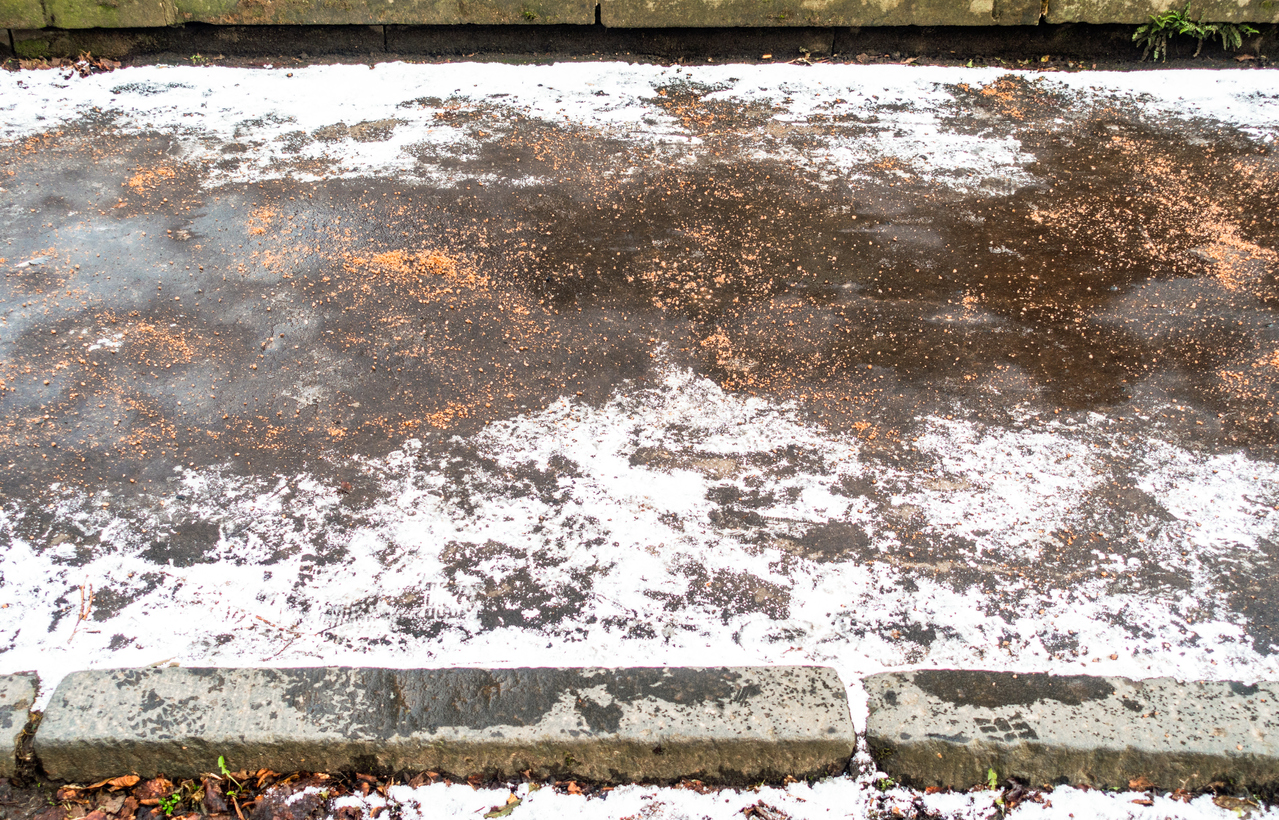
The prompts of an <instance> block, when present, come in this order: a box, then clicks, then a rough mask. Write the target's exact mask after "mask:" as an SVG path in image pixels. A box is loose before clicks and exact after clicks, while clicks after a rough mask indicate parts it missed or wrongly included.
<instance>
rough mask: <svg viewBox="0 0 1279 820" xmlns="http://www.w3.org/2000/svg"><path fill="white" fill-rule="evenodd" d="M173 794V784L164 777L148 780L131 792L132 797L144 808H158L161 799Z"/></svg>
mask: <svg viewBox="0 0 1279 820" xmlns="http://www.w3.org/2000/svg"><path fill="white" fill-rule="evenodd" d="M172 793H173V782H172V781H170V780H169V779H168V778H165V777H157V778H155V779H153V780H148V781H147V782H145V783H143V784H142V785H140V786H138V787H137V788H135V789H134V790H133V796H134V797H136V798H138V802H139V803H141V804H142V805H144V806H158V805H159V804H160V798H161V797H168V796H169V795H170V794H172Z"/></svg>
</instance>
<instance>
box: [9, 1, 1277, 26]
mask: <svg viewBox="0 0 1279 820" xmlns="http://www.w3.org/2000/svg"><path fill="white" fill-rule="evenodd" d="M1172 5H1174V4H1171V3H1169V2H1168V0H963V2H960V0H820V2H813V0H598V2H595V0H473V1H472V2H467V3H460V2H456V0H399V2H398V3H397V2H396V0H110V1H109V2H103V1H102V0H0V28H7V29H40V28H62V29H94V28H108V29H115V28H162V27H165V26H173V25H180V24H184V23H212V24H216V25H233V26H258V25H343V26H373V25H520V26H530V25H531V26H541V25H563V24H569V25H591V24H594V23H597V22H599V23H603V24H604V25H605V26H607V27H610V28H668V27H669V28H699V27H719V28H740V27H748V28H749V27H766V28H768V27H783V28H784V27H792V26H801V27H803V26H809V27H811V26H818V27H824V28H838V27H863V26H867V27H874V26H1034V25H1037V24H1038V23H1040V22H1041V21H1042V22H1045V23H1051V24H1056V23H1093V24H1102V23H1124V24H1139V23H1144V22H1146V21H1147V20H1148V19H1149V18H1150V16H1151V15H1152V14H1157V13H1160V12H1163V11H1167V10H1168V8H1170V7H1171V6H1172ZM1190 13H1191V16H1192V17H1195V18H1196V19H1199V20H1205V21H1213V22H1232V23H1240V22H1248V23H1279V0H1195V1H1194V2H1193V3H1192V7H1191V11H1190Z"/></svg>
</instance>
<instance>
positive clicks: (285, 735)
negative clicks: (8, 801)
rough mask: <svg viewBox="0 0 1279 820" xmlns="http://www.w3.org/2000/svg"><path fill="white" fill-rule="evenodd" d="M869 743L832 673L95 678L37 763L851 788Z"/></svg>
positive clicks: (73, 689)
mask: <svg viewBox="0 0 1279 820" xmlns="http://www.w3.org/2000/svg"><path fill="white" fill-rule="evenodd" d="M854 745H855V737H854V733H853V727H852V721H851V718H850V716H849V712H848V703H847V700H846V697H845V692H844V686H843V684H842V683H841V682H840V680H839V676H838V675H836V674H835V672H834V671H833V670H831V669H826V668H821V667H783V668H749V667H747V668H708V669H688V668H675V669H612V670H610V669H494V670H485V669H445V670H421V669H410V670H390V669H352V668H332V667H331V668H317V669H146V670H115V671H94V672H78V673H75V674H73V675H70V676H68V677H67V678H66V679H65V680H63V682H62V684H61V685H60V686H59V687H58V689H57V691H56V692H54V695H53V698H52V700H51V702H50V703H49V706H48V708H47V709H46V710H45V715H44V719H43V721H42V723H41V725H40V728H39V731H38V732H37V733H36V738H35V749H36V753H37V754H38V755H39V757H40V760H41V762H42V764H43V766H44V768H45V771H46V772H47V773H48V774H49V775H50V776H52V777H55V778H60V779H64V780H74V781H84V780H96V779H100V778H104V777H108V776H116V775H119V774H121V773H125V772H136V773H137V774H139V775H142V776H151V775H154V774H157V773H161V772H163V773H165V774H167V775H169V776H182V777H190V776H195V775H197V774H200V773H203V772H209V771H213V770H216V768H217V759H218V756H219V755H224V756H225V757H226V758H227V760H228V762H229V765H231V766H232V767H233V768H237V769H241V768H243V769H250V770H252V769H258V768H267V769H273V770H275V771H294V770H319V771H339V770H346V771H349V770H352V769H356V770H359V771H383V772H403V771H421V770H431V771H438V772H445V773H448V774H451V775H454V776H457V777H465V776H467V775H470V774H482V775H488V776H497V777H518V776H519V773H520V772H524V771H529V770H531V771H532V773H533V774H534V776H536V777H547V776H557V777H580V778H586V779H590V780H596V781H607V782H619V781H642V782H647V781H659V782H660V781H670V780H675V779H678V778H683V777H696V778H700V779H703V780H708V781H716V782H729V783H750V782H759V781H761V780H778V779H781V778H783V777H785V776H787V775H790V776H793V777H805V776H812V775H823V774H831V773H835V772H839V771H842V770H843V769H844V767H845V766H846V765H847V763H848V760H849V756H850V755H851V754H852V752H853V748H854Z"/></svg>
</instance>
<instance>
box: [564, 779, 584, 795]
mask: <svg viewBox="0 0 1279 820" xmlns="http://www.w3.org/2000/svg"><path fill="white" fill-rule="evenodd" d="M567 789H568V793H569V794H581V793H582V787H581V786H579V785H577V781H576V780H570V781H568V786H567Z"/></svg>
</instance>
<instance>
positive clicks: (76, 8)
mask: <svg viewBox="0 0 1279 820" xmlns="http://www.w3.org/2000/svg"><path fill="white" fill-rule="evenodd" d="M45 8H46V10H47V11H48V13H49V25H52V26H57V27H58V28H148V27H151V26H167V25H171V24H173V23H174V22H176V18H175V13H174V10H173V4H172V3H171V2H170V0H119V2H114V0H113V2H110V3H100V2H98V0H46V4H45Z"/></svg>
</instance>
